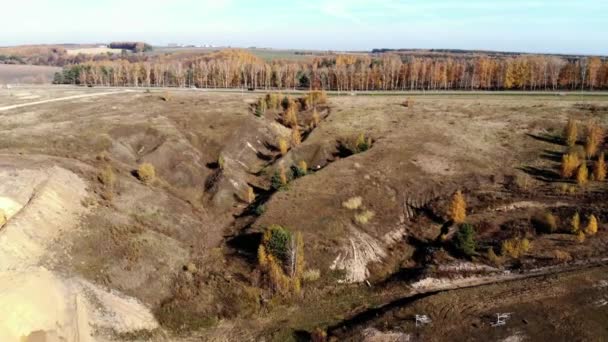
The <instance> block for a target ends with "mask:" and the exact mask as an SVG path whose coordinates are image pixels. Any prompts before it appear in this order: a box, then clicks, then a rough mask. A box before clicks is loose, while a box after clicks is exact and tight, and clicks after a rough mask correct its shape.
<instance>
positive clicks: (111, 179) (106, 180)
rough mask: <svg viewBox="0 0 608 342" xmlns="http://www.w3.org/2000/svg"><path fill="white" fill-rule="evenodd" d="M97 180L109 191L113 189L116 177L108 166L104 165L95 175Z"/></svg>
mask: <svg viewBox="0 0 608 342" xmlns="http://www.w3.org/2000/svg"><path fill="white" fill-rule="evenodd" d="M97 179H98V180H99V182H101V184H103V185H105V186H106V187H108V188H109V189H113V188H114V184H115V183H116V175H115V174H114V171H113V170H112V167H111V166H110V165H106V166H105V167H104V168H103V169H102V170H101V171H100V172H99V174H98V175H97Z"/></svg>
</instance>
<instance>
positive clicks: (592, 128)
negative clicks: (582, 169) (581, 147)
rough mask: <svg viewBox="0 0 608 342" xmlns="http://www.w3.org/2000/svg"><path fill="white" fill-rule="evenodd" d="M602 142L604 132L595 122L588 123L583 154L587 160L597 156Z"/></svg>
mask: <svg viewBox="0 0 608 342" xmlns="http://www.w3.org/2000/svg"><path fill="white" fill-rule="evenodd" d="M603 140H604V130H603V129H602V127H601V126H600V125H599V124H598V123H597V122H595V121H594V122H590V123H589V124H588V125H587V139H586V140H585V153H587V158H591V157H593V156H595V155H596V154H597V151H598V150H599V147H600V145H601V144H602V141H603Z"/></svg>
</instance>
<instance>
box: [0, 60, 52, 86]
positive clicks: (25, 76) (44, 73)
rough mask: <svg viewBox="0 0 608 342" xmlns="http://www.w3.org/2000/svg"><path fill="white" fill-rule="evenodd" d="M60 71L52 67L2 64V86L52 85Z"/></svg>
mask: <svg viewBox="0 0 608 342" xmlns="http://www.w3.org/2000/svg"><path fill="white" fill-rule="evenodd" d="M60 71H61V68H58V67H51V66H36V65H13V64H0V84H50V83H51V82H52V81H53V76H54V75H55V73H56V72H60Z"/></svg>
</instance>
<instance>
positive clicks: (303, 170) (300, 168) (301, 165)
mask: <svg viewBox="0 0 608 342" xmlns="http://www.w3.org/2000/svg"><path fill="white" fill-rule="evenodd" d="M298 171H299V172H300V173H301V174H302V175H306V173H308V164H306V161H305V160H300V162H299V163H298Z"/></svg>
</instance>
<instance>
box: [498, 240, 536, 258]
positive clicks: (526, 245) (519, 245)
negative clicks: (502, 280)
mask: <svg viewBox="0 0 608 342" xmlns="http://www.w3.org/2000/svg"><path fill="white" fill-rule="evenodd" d="M530 247H531V246H530V241H529V240H528V239H525V238H524V239H509V240H506V241H503V242H502V246H501V252H500V253H501V254H502V255H504V256H507V255H508V256H510V257H511V258H513V259H518V258H519V257H521V256H523V255H524V254H525V253H526V252H528V251H529V250H530Z"/></svg>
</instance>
